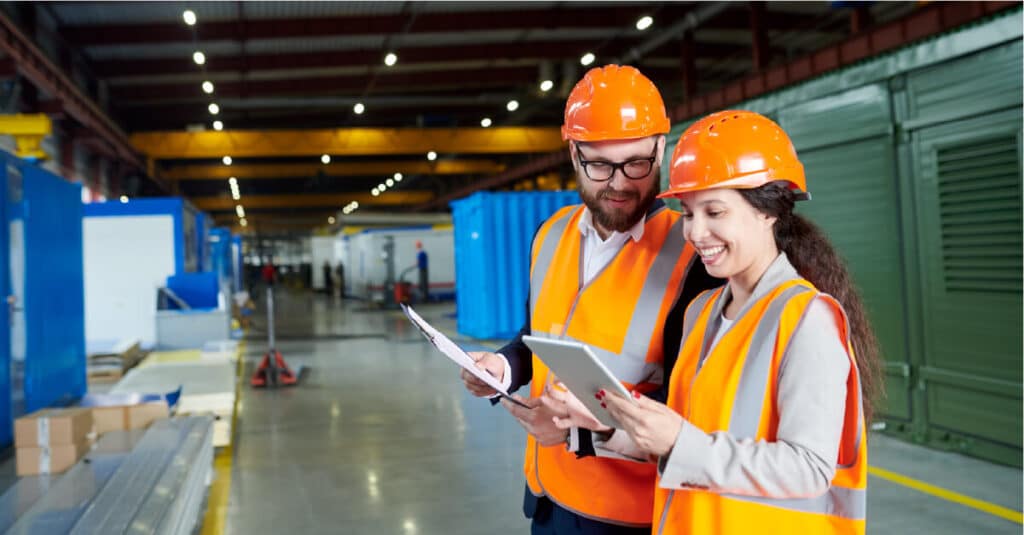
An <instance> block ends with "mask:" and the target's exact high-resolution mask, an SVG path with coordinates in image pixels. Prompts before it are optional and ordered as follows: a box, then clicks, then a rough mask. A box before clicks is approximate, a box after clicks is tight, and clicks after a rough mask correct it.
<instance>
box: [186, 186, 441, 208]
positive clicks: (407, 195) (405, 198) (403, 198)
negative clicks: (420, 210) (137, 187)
mask: <svg viewBox="0 0 1024 535" xmlns="http://www.w3.org/2000/svg"><path fill="white" fill-rule="evenodd" d="M433 197H434V193H433V192H431V191H389V192H387V193H384V194H382V195H378V196H376V197H374V196H373V195H371V194H370V193H327V194H322V193H299V194H293V195H248V196H243V197H242V199H241V200H240V201H236V200H233V199H232V198H231V197H227V196H218V197H191V198H190V199H189V200H191V201H192V204H194V205H195V207H196V208H198V209H199V210H201V211H203V212H214V211H221V212H223V211H227V210H234V209H235V205H239V204H240V205H242V206H243V207H245V209H246V210H251V209H255V208H313V207H325V206H326V207H334V208H337V209H338V210H341V207H342V206H345V205H346V204H348V203H350V202H352V201H356V202H358V203H359V204H360V206H371V205H378V206H395V205H402V206H408V205H414V204H418V203H423V202H427V201H429V200H430V199H432V198H433Z"/></svg>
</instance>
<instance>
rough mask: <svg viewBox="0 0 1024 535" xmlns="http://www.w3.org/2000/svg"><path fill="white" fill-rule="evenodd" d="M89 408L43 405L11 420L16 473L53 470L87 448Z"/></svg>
mask: <svg viewBox="0 0 1024 535" xmlns="http://www.w3.org/2000/svg"><path fill="white" fill-rule="evenodd" d="M90 433H92V410H90V409H87V408H73V409H43V410H41V411H36V412H34V413H32V414H30V415H28V416H25V417H22V418H18V419H17V420H15V422H14V446H15V447H16V448H17V472H18V475H19V476H28V475H37V474H57V473H60V472H63V471H65V470H67V469H68V468H70V467H71V466H72V465H74V464H75V463H76V462H78V459H80V458H81V457H82V455H85V453H86V452H88V451H89V447H90V443H89V434H90Z"/></svg>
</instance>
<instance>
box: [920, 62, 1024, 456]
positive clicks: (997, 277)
mask: <svg viewBox="0 0 1024 535" xmlns="http://www.w3.org/2000/svg"><path fill="white" fill-rule="evenodd" d="M1016 48H1017V51H1018V53H1019V52H1020V47H1019V46H1018V47H1016ZM1018 61H1019V58H1018ZM949 67H950V68H951V69H953V68H955V67H956V65H950V66H949ZM968 74H969V73H968V72H965V75H968ZM951 83H954V82H951ZM1018 88H1019V85H1018ZM1018 92H1019V89H1018ZM1018 98H1019V93H1018ZM1021 125H1022V122H1021V112H1020V105H1019V100H1018V105H1017V106H1016V107H1015V108H1014V109H1010V110H1007V111H1001V112H994V113H991V114H988V115H982V116H978V117H974V118H971V119H964V120H960V121H955V122H949V123H943V124H939V125H936V126H931V127H928V128H924V129H921V130H919V131H915V132H914V133H913V136H912V138H913V149H914V150H913V152H914V158H915V161H916V163H917V165H916V166H915V173H916V174H915V177H914V186H915V192H916V193H915V201H916V212H917V219H918V224H917V235H918V237H919V240H920V250H919V254H920V262H919V263H920V266H921V268H922V269H921V286H922V292H921V298H922V303H921V308H922V311H923V315H922V317H923V324H924V325H923V334H924V340H923V355H922V357H923V358H922V365H921V368H920V374H919V375H920V383H919V388H920V389H921V391H922V393H923V398H924V402H925V404H926V410H927V413H926V418H927V421H926V424H927V438H928V439H929V440H932V441H935V440H939V441H952V442H950V444H949V445H950V446H952V447H960V448H970V446H969V445H968V444H969V441H970V440H977V439H983V440H988V441H992V443H993V445H994V446H1003V447H1004V449H1005V451H1006V454H1005V455H1002V456H1000V457H999V458H997V460H1001V461H1003V462H1008V463H1011V464H1017V465H1019V464H1020V453H1019V452H1020V448H1021V435H1022V432H1024V429H1022V424H1021V417H1020V415H1021V411H1022V402H1021V380H1022V363H1021V357H1022V354H1024V351H1022V347H1021V340H1022V330H1021V324H1022V321H1024V317H1022V312H1021V311H1022V307H1024V302H1022V298H1021V290H1022V287H1021V273H1022V267H1024V263H1022V251H1021V233H1022V230H1024V229H1022V224H1021V209H1022V203H1021V156H1020V146H1021V145H1020V143H1021Z"/></svg>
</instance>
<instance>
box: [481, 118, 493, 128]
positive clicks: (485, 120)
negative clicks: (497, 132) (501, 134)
mask: <svg viewBox="0 0 1024 535" xmlns="http://www.w3.org/2000/svg"><path fill="white" fill-rule="evenodd" d="M480 126H482V127H484V128H488V127H489V126H491V118H490V117H484V118H483V119H480Z"/></svg>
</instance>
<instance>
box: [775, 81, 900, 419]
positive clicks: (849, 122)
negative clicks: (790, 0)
mask: <svg viewBox="0 0 1024 535" xmlns="http://www.w3.org/2000/svg"><path fill="white" fill-rule="evenodd" d="M778 120H779V123H780V124H781V126H782V127H783V128H784V129H785V130H786V132H787V133H788V134H789V135H790V137H791V138H792V140H793V144H794V145H795V146H796V149H797V152H798V153H799V154H800V160H801V161H802V162H803V164H804V169H805V171H806V173H807V179H808V188H810V190H811V195H812V197H813V199H812V200H811V201H810V202H806V203H801V204H800V205H799V206H798V209H799V211H800V212H801V213H803V214H805V215H807V216H808V217H810V218H811V219H813V220H814V221H815V222H816V223H817V224H818V225H820V226H821V227H822V229H823V230H824V231H825V232H826V233H827V234H828V237H829V239H830V240H831V241H832V243H833V244H834V245H835V246H836V248H837V249H838V250H839V252H840V254H842V255H843V257H844V258H845V259H846V260H847V262H848V265H849V268H850V271H851V274H852V276H853V278H854V281H855V282H856V283H857V286H858V288H859V289H860V292H861V295H862V297H863V299H864V301H865V304H866V305H867V307H868V314H869V316H870V319H871V322H872V325H873V327H874V329H875V332H876V334H877V336H878V340H879V344H880V345H881V347H882V354H883V356H884V358H885V361H886V366H885V368H886V370H887V371H889V373H887V377H886V381H885V392H884V394H885V399H884V400H881V401H882V408H881V410H880V411H879V412H880V413H882V414H884V415H886V416H888V417H890V418H896V419H899V420H904V421H909V420H910V419H911V418H912V416H913V412H912V405H911V397H910V392H911V384H910V380H909V377H907V375H908V374H907V373H905V371H906V370H908V369H909V354H908V350H907V342H906V321H905V319H906V318H905V313H904V311H905V310H906V301H905V296H906V292H904V291H902V290H903V288H904V287H905V284H904V279H903V275H902V273H903V269H902V265H903V264H902V262H903V260H902V250H901V246H900V240H899V239H892V238H895V237H898V236H900V234H901V233H902V231H901V228H900V221H899V217H898V214H899V205H898V201H899V196H898V194H897V189H896V186H897V180H896V162H895V154H894V148H893V147H894V143H893V140H892V137H891V136H890V135H889V134H890V132H891V131H892V113H891V105H890V98H889V92H888V90H887V88H886V87H885V86H882V85H880V84H873V85H869V86H864V87H860V88H856V89H853V90H850V91H845V92H843V93H840V94H838V95H833V96H829V97H825V98H821V99H817V100H813V101H810V102H806V103H803V104H800V105H796V106H792V107H790V108H786V109H784V110H780V111H779V112H778ZM882 237H886V239H880V238H882ZM894 289H897V290H898V291H893V290H894Z"/></svg>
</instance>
